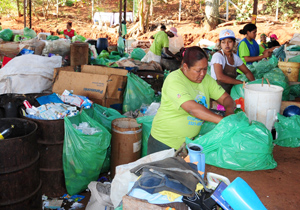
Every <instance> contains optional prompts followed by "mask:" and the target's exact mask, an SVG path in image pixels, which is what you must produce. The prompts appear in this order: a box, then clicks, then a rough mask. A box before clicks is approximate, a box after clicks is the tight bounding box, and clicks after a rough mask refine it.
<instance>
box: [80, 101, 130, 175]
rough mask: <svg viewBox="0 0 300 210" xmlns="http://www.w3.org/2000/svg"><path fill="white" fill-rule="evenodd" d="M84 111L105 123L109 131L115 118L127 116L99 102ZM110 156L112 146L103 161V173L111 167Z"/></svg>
mask: <svg viewBox="0 0 300 210" xmlns="http://www.w3.org/2000/svg"><path fill="white" fill-rule="evenodd" d="M83 112H85V113H87V115H89V116H90V117H91V118H93V119H94V120H96V121H97V122H99V123H100V124H101V125H103V126H104V127H105V128H106V129H107V130H108V131H109V132H111V122H112V121H113V120H114V119H117V118H122V117H126V116H124V115H121V114H120V113H119V112H118V111H117V110H115V109H112V108H107V107H103V106H101V105H99V104H93V108H91V109H84V110H83ZM110 156H111V146H109V147H108V148H107V153H106V157H105V161H104V163H103V166H102V169H101V173H104V172H108V171H109V169H110V160H111V159H110Z"/></svg>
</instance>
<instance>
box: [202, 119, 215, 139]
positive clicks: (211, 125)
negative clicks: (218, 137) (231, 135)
mask: <svg viewBox="0 0 300 210" xmlns="http://www.w3.org/2000/svg"><path fill="white" fill-rule="evenodd" d="M216 125H217V124H216V123H213V122H208V121H205V122H204V123H203V125H202V126H201V130H200V133H199V135H201V136H202V135H204V134H206V133H208V132H209V131H211V130H213V129H214V128H215V127H216Z"/></svg>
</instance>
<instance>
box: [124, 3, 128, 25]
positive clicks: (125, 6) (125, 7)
mask: <svg viewBox="0 0 300 210" xmlns="http://www.w3.org/2000/svg"><path fill="white" fill-rule="evenodd" d="M126 9H127V0H124V21H125V22H126Z"/></svg>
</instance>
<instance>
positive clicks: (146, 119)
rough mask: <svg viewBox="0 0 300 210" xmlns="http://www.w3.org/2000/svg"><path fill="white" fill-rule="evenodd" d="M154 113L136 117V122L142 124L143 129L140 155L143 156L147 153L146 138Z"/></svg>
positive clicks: (147, 137)
mask: <svg viewBox="0 0 300 210" xmlns="http://www.w3.org/2000/svg"><path fill="white" fill-rule="evenodd" d="M154 116H155V115H150V116H143V117H138V118H136V121H137V123H142V124H143V131H142V135H143V137H142V157H145V156H146V155H147V149H148V139H149V136H150V133H151V128H152V122H153V119H154Z"/></svg>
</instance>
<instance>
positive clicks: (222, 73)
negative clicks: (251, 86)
mask: <svg viewBox="0 0 300 210" xmlns="http://www.w3.org/2000/svg"><path fill="white" fill-rule="evenodd" d="M219 39H220V46H221V50H220V51H218V52H216V53H214V55H213V56H212V59H211V62H210V63H211V77H212V78H214V79H215V80H216V81H217V82H218V84H219V85H221V86H222V87H223V88H224V90H225V91H226V92H227V93H228V94H230V91H231V88H232V86H233V85H236V84H242V83H243V82H242V81H240V80H237V79H236V77H237V68H239V69H240V70H241V71H242V72H243V73H244V74H245V75H246V77H247V78H248V79H249V80H250V81H253V80H255V78H254V76H253V74H252V73H251V71H250V70H249V69H248V68H247V67H246V65H245V64H244V63H243V61H242V60H241V58H240V57H239V56H238V55H237V54H235V53H233V47H234V46H235V34H234V32H233V31H232V30H229V29H225V30H222V31H221V32H220V34H219Z"/></svg>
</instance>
